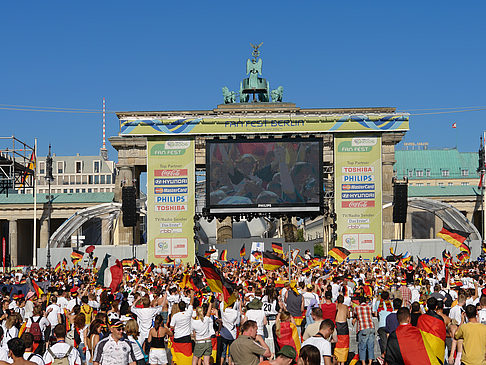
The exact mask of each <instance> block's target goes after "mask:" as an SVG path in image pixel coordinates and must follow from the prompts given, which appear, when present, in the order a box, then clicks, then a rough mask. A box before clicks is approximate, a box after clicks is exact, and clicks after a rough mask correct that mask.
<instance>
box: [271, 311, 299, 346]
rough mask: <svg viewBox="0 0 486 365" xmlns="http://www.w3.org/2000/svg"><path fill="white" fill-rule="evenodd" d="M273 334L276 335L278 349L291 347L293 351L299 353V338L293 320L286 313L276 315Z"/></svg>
mask: <svg viewBox="0 0 486 365" xmlns="http://www.w3.org/2000/svg"><path fill="white" fill-rule="evenodd" d="M275 333H276V334H277V344H278V347H279V348H282V347H283V346H285V345H289V346H292V347H293V348H294V349H295V351H297V352H299V351H300V337H299V334H298V331H297V326H296V325H295V322H294V319H293V318H292V316H291V315H290V313H289V312H287V311H282V312H280V313H279V314H277V319H276V321H275Z"/></svg>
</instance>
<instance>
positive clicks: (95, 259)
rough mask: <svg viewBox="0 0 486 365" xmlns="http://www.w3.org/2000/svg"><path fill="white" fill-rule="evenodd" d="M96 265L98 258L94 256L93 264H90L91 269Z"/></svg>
mask: <svg viewBox="0 0 486 365" xmlns="http://www.w3.org/2000/svg"><path fill="white" fill-rule="evenodd" d="M97 263H98V256H96V257H95V258H94V259H93V262H92V263H91V265H93V267H96V264H97Z"/></svg>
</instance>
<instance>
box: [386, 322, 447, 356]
mask: <svg viewBox="0 0 486 365" xmlns="http://www.w3.org/2000/svg"><path fill="white" fill-rule="evenodd" d="M443 357H444V354H442V358H443ZM385 361H386V363H388V364H405V365H415V364H427V365H429V364H430V365H432V364H434V365H436V364H437V365H438V364H442V362H443V361H442V360H440V361H439V359H437V358H436V357H435V355H434V353H433V351H432V349H431V347H430V346H429V344H428V343H427V341H425V338H424V337H423V333H421V331H420V330H419V329H418V328H417V327H414V326H412V325H411V324H405V325H400V326H398V328H397V330H396V331H395V332H392V333H391V334H390V336H389V337H388V341H387V345H386V356H385Z"/></svg>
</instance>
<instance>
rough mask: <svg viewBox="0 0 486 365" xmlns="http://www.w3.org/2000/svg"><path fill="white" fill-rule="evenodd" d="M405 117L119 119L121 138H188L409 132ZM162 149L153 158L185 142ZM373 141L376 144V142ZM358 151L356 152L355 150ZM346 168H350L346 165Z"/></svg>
mask: <svg viewBox="0 0 486 365" xmlns="http://www.w3.org/2000/svg"><path fill="white" fill-rule="evenodd" d="M408 120H409V116H408V114H370V115H361V116H358V115H353V116H350V115H349V114H334V115H322V116H296V117H294V116H293V117H290V116H289V115H287V116H278V117H268V116H261V117H260V116H254V117H246V118H228V117H227V116H224V115H222V116H214V117H209V118H184V116H183V115H181V116H179V117H174V118H162V119H160V118H143V117H133V118H130V119H129V118H124V119H121V120H120V125H121V134H123V135H137V134H139V135H140V134H142V135H148V136H150V135H173V136H175V135H177V136H181V135H188V134H198V135H201V134H226V133H231V134H248V133H299V132H325V131H332V132H373V131H386V132H390V131H408V129H409V122H408ZM170 142H171V143H170V144H169V145H167V146H164V148H158V149H157V150H156V151H154V155H159V156H166V155H177V154H180V153H182V151H181V150H182V149H184V148H185V147H181V146H183V142H184V141H179V140H176V141H170ZM375 142H376V141H375ZM372 143H373V140H372V138H371V140H367V139H366V138H361V139H359V140H356V141H350V143H349V146H343V147H346V148H351V149H354V148H356V149H360V151H362V152H364V151H366V150H367V149H368V148H372V147H373V145H372ZM356 151H358V150H356ZM346 166H349V165H346Z"/></svg>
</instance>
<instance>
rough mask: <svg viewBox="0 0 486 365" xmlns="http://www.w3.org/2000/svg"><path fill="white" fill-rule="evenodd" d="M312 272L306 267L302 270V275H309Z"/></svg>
mask: <svg viewBox="0 0 486 365" xmlns="http://www.w3.org/2000/svg"><path fill="white" fill-rule="evenodd" d="M309 271H310V267H309V266H306V267H304V268H303V269H302V274H307V273H308V272H309Z"/></svg>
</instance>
